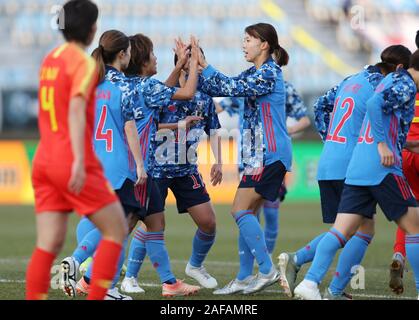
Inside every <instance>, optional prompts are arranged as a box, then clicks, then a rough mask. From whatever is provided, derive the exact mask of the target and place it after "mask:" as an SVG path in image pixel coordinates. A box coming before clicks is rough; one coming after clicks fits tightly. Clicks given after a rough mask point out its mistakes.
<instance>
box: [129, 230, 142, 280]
mask: <svg viewBox="0 0 419 320" xmlns="http://www.w3.org/2000/svg"><path fill="white" fill-rule="evenodd" d="M145 240H146V235H145V231H144V230H143V229H142V228H141V227H138V228H137V230H135V233H134V236H133V237H132V240H131V244H130V246H129V253H128V265H127V273H126V274H125V276H126V277H127V278H137V277H138V272H140V269H141V265H142V264H143V261H144V258H145V256H146V254H147V250H146V248H145Z"/></svg>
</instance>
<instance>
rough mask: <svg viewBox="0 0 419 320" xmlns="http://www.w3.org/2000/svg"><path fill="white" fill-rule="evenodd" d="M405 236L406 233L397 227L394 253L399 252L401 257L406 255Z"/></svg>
mask: <svg viewBox="0 0 419 320" xmlns="http://www.w3.org/2000/svg"><path fill="white" fill-rule="evenodd" d="M405 236H406V234H405V233H404V231H403V230H402V229H400V227H399V228H397V233H396V241H395V242H394V253H396V252H400V253H401V254H402V255H403V257H406V246H405V243H406V241H405Z"/></svg>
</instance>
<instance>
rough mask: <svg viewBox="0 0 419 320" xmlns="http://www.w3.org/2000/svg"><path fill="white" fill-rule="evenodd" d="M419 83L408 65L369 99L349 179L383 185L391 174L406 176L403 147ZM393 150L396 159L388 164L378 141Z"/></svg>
mask: <svg viewBox="0 0 419 320" xmlns="http://www.w3.org/2000/svg"><path fill="white" fill-rule="evenodd" d="M415 95H416V85H415V83H414V81H413V79H412V77H411V75H410V74H409V73H408V72H407V71H406V70H404V69H401V70H397V71H395V72H392V73H390V74H389V75H387V76H386V77H385V78H384V79H383V80H382V81H381V82H380V84H379V85H378V87H377V89H376V90H375V93H374V95H373V96H372V97H371V98H370V99H369V100H368V102H367V113H366V115H365V119H364V122H363V123H362V129H361V132H360V136H359V139H358V144H357V145H356V147H355V149H354V152H353V155H352V159H351V161H350V163H349V166H348V171H347V173H346V183H347V184H350V185H359V186H375V185H379V184H380V183H381V181H382V180H383V179H384V178H385V177H386V175H387V174H389V173H393V174H396V175H398V176H403V172H402V165H401V164H402V154H401V152H402V149H403V146H404V144H405V142H406V137H407V133H408V131H409V127H410V123H411V121H412V119H413V117H414V114H415ZM379 142H385V143H386V144H387V146H388V147H389V148H390V150H392V152H393V154H394V158H395V163H394V165H393V166H391V167H384V166H383V165H382V164H381V158H380V155H379V153H378V145H377V144H378V143H379Z"/></svg>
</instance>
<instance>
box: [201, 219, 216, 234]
mask: <svg viewBox="0 0 419 320" xmlns="http://www.w3.org/2000/svg"><path fill="white" fill-rule="evenodd" d="M199 229H200V230H201V231H203V232H205V233H208V234H214V233H215V230H216V222H215V218H210V219H207V220H205V221H203V222H202V223H201V224H200V225H199Z"/></svg>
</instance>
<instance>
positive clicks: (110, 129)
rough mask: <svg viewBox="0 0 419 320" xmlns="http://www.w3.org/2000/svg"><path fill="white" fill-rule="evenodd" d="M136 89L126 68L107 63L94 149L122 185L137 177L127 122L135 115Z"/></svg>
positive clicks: (108, 172) (99, 92)
mask: <svg viewBox="0 0 419 320" xmlns="http://www.w3.org/2000/svg"><path fill="white" fill-rule="evenodd" d="M135 103H136V101H135V90H134V86H133V84H132V82H131V81H129V79H127V78H126V77H125V75H124V74H123V73H122V72H119V71H118V70H116V69H114V68H112V67H108V66H107V67H106V74H105V79H104V81H103V82H102V83H101V84H100V85H99V86H98V88H97V91H96V116H95V135H94V141H93V145H94V149H95V152H96V155H97V156H98V158H99V160H100V161H101V163H102V166H103V168H104V172H105V176H106V178H107V179H108V180H109V181H110V182H111V184H112V187H113V188H114V189H115V190H117V189H120V188H121V187H122V185H123V183H124V181H125V180H126V179H130V180H132V181H136V170H135V162H134V158H133V156H132V154H131V152H130V150H129V147H128V143H127V140H126V136H125V131H124V126H125V122H127V121H130V120H133V119H134V110H135Z"/></svg>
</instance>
